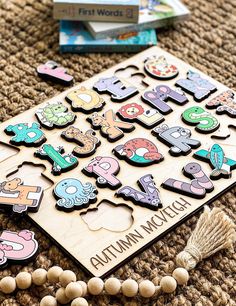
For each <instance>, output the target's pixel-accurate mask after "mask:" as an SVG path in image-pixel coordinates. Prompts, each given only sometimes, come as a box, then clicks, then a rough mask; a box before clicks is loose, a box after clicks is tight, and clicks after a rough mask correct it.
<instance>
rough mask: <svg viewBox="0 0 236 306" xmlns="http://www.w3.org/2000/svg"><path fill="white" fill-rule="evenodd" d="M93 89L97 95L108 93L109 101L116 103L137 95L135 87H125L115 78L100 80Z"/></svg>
mask: <svg viewBox="0 0 236 306" xmlns="http://www.w3.org/2000/svg"><path fill="white" fill-rule="evenodd" d="M93 87H94V88H95V89H96V90H97V91H98V92H99V93H106V92H108V93H109V94H110V95H111V99H112V100H114V101H118V102H121V101H123V100H125V99H128V98H130V97H132V96H133V95H135V94H137V93H138V89H137V88H136V87H134V86H129V87H126V86H125V85H124V84H123V83H122V82H121V81H120V80H119V79H118V78H117V77H116V76H112V77H110V78H101V79H100V80H99V81H98V82H96V83H95V84H94V86H93Z"/></svg>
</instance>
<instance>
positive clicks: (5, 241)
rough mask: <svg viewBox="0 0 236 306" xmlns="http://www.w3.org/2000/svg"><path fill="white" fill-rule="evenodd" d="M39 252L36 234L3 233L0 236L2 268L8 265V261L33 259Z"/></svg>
mask: <svg viewBox="0 0 236 306" xmlns="http://www.w3.org/2000/svg"><path fill="white" fill-rule="evenodd" d="M37 250H38V242H37V241H36V240H35V238H34V232H32V231H28V230H22V231H20V232H19V233H16V232H11V231H3V232H2V234H1V235H0V267H4V266H6V265H7V263H8V260H9V261H13V262H17V264H19V263H20V262H24V261H27V260H29V259H31V258H32V257H33V256H34V255H35V253H36V252H37Z"/></svg>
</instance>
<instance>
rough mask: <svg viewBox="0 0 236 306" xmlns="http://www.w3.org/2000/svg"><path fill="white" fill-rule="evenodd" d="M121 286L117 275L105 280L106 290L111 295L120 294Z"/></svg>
mask: <svg viewBox="0 0 236 306" xmlns="http://www.w3.org/2000/svg"><path fill="white" fill-rule="evenodd" d="M120 288H121V283H120V281H119V280H118V279H117V278H115V277H111V278H108V279H107V280H106V281H105V290H106V292H107V293H108V294H110V295H116V294H118V293H119V292H120Z"/></svg>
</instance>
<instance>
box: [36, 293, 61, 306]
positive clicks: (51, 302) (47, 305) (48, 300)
mask: <svg viewBox="0 0 236 306" xmlns="http://www.w3.org/2000/svg"><path fill="white" fill-rule="evenodd" d="M40 306H57V300H56V299H55V298H54V297H53V296H51V295H47V296H45V297H43V298H42V300H41V302H40Z"/></svg>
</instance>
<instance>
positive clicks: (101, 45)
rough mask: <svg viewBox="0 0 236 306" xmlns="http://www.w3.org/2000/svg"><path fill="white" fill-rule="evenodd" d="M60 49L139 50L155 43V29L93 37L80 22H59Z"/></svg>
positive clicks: (74, 50)
mask: <svg viewBox="0 0 236 306" xmlns="http://www.w3.org/2000/svg"><path fill="white" fill-rule="evenodd" d="M59 41H60V51H61V52H62V53H64V52H73V53H83V52H139V51H142V50H144V49H146V48H148V47H150V46H155V45H156V44H157V36H156V32H155V30H146V31H141V32H138V33H137V32H134V33H128V34H122V35H120V36H119V37H117V38H104V39H97V40H96V39H94V38H93V37H92V35H91V34H90V33H89V31H88V30H86V28H85V27H84V25H83V24H82V23H81V22H78V21H66V20H62V21H61V22H60V39H59Z"/></svg>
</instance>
